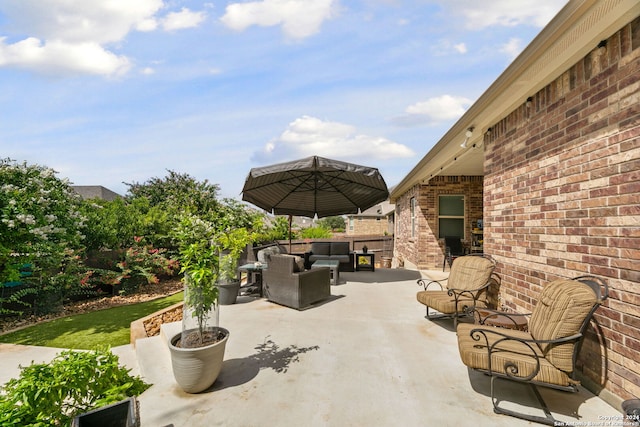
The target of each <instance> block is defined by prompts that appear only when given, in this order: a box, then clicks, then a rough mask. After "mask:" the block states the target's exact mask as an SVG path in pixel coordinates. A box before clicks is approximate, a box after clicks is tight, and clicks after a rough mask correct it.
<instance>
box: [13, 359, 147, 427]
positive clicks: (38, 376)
mask: <svg viewBox="0 0 640 427" xmlns="http://www.w3.org/2000/svg"><path fill="white" fill-rule="evenodd" d="M149 387H150V385H149V384H146V383H145V382H144V381H143V380H142V379H141V378H140V377H132V376H131V375H129V370H128V369H125V368H123V367H120V366H119V365H118V356H116V355H115V354H113V353H112V352H111V351H110V350H108V349H97V350H94V351H90V352H78V351H72V350H66V351H63V352H61V353H60V354H59V355H58V356H56V357H55V358H54V359H53V361H52V362H51V363H48V364H44V363H43V364H34V363H32V364H31V365H30V366H27V367H21V372H20V376H19V378H17V379H15V378H14V379H11V380H9V381H8V382H7V383H6V384H5V385H4V386H2V387H1V389H2V392H3V393H2V394H0V425H3V426H38V427H40V426H42V427H44V426H62V425H69V424H70V422H71V420H72V419H73V417H75V416H76V415H79V414H81V413H84V412H87V411H89V410H91V409H95V408H99V407H101V406H104V405H108V404H111V403H115V402H118V401H120V400H123V399H125V398H127V397H130V396H136V395H139V394H141V393H142V392H143V391H145V390H146V389H147V388H149Z"/></svg>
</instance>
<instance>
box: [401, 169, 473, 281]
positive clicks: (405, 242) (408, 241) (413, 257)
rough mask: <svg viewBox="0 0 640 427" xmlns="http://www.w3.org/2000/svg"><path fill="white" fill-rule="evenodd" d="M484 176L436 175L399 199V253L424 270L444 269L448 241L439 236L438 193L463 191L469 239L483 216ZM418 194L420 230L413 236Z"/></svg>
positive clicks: (467, 237)
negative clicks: (413, 213) (412, 211)
mask: <svg viewBox="0 0 640 427" xmlns="http://www.w3.org/2000/svg"><path fill="white" fill-rule="evenodd" d="M482 181H483V178H482V177H481V176H436V177H434V178H431V179H430V180H429V182H428V183H426V184H422V185H417V186H414V187H413V188H412V189H411V190H410V191H408V192H407V193H405V194H404V195H402V197H400V198H398V200H397V201H396V239H395V253H396V254H400V256H401V257H402V259H403V260H404V261H407V262H410V263H411V264H413V265H415V266H416V267H417V268H420V269H433V268H438V267H439V268H442V260H443V258H444V241H441V240H440V239H438V234H439V233H438V206H437V203H438V196H439V195H445V194H461V195H463V196H464V198H465V238H464V240H465V242H466V243H467V245H469V244H470V242H471V229H472V228H473V227H475V226H476V224H477V220H478V219H482V210H483V206H482V203H483V193H482ZM413 197H415V198H416V201H417V206H416V219H415V221H416V233H415V235H414V236H411V208H410V203H411V198H413Z"/></svg>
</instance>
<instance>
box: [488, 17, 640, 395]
mask: <svg viewBox="0 0 640 427" xmlns="http://www.w3.org/2000/svg"><path fill="white" fill-rule="evenodd" d="M532 98H533V99H532V102H531V103H530V105H526V104H525V105H522V106H521V107H519V108H518V109H517V110H515V111H513V112H512V113H511V114H509V115H508V116H507V117H505V118H503V119H502V120H501V121H499V122H498V123H496V124H495V126H492V132H491V133H490V134H487V135H485V141H484V145H485V165H484V168H485V180H484V185H485V187H484V213H485V230H484V231H485V234H484V249H485V252H487V253H490V254H491V255H493V256H494V257H495V258H496V260H497V261H498V267H497V272H498V273H499V274H500V276H501V277H502V286H501V296H502V298H503V303H504V304H505V305H506V306H508V307H510V308H513V309H515V310H517V311H520V312H528V311H530V310H531V309H532V307H533V306H534V305H535V304H536V302H537V301H536V300H535V297H536V295H538V293H539V292H540V290H541V287H542V286H543V285H544V284H546V283H548V282H549V281H551V280H554V279H556V278H559V277H573V276H578V275H583V274H592V275H596V276H599V277H602V278H604V279H605V280H606V281H607V282H608V284H609V286H610V298H609V300H608V301H607V302H606V303H605V304H604V306H603V307H600V308H599V309H598V311H597V313H596V316H595V318H596V326H595V327H594V326H593V325H592V327H591V328H590V331H589V333H588V335H587V340H586V341H585V344H584V346H583V349H582V352H581V354H580V358H579V361H578V367H579V369H580V371H581V374H582V376H583V377H584V380H583V383H585V384H587V385H588V386H589V388H590V389H592V391H596V392H597V391H600V390H602V389H604V394H607V393H609V392H610V393H612V394H613V396H614V397H617V398H620V399H630V398H633V397H640V285H639V282H640V195H639V194H640V18H638V19H635V20H634V21H633V22H632V23H630V24H629V25H627V26H625V27H624V28H622V29H621V30H620V31H619V32H617V33H616V34H614V35H613V36H612V37H611V38H609V40H607V44H606V47H604V48H596V49H594V50H593V51H592V52H591V53H590V54H589V55H587V56H586V57H585V58H583V60H581V61H579V62H578V63H577V64H575V65H574V66H572V67H571V68H570V69H569V70H567V71H566V72H564V73H563V74H562V75H561V76H560V77H558V78H557V79H556V80H555V81H554V82H552V83H551V84H549V85H548V86H546V87H545V88H543V89H542V90H540V91H539V92H538V93H535V94H532ZM605 347H606V348H605ZM594 388H595V390H593V389H594ZM605 399H606V397H605ZM607 400H608V399H607Z"/></svg>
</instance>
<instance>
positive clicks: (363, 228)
mask: <svg viewBox="0 0 640 427" xmlns="http://www.w3.org/2000/svg"><path fill="white" fill-rule="evenodd" d="M352 218H353V229H351V228H350V227H349V219H347V230H346V233H347V235H349V236H351V235H355V236H357V235H372V236H385V235H388V234H393V222H392V220H391V218H389V217H382V216H376V217H368V216H354V217H352Z"/></svg>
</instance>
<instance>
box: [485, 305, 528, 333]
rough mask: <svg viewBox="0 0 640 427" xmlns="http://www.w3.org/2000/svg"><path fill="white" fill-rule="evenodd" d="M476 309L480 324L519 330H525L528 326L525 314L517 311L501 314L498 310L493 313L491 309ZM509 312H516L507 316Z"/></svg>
mask: <svg viewBox="0 0 640 427" xmlns="http://www.w3.org/2000/svg"><path fill="white" fill-rule="evenodd" d="M476 311H477V312H478V315H479V316H480V318H481V319H483V321H482V324H483V325H486V326H496V327H499V328H506V329H517V330H519V331H526V330H527V327H528V323H527V319H526V317H525V316H522V315H519V314H517V313H507V312H505V314H501V313H500V312H498V313H494V312H493V311H489V310H485V309H482V308H477V309H476ZM509 314H516V315H515V316H509Z"/></svg>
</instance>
